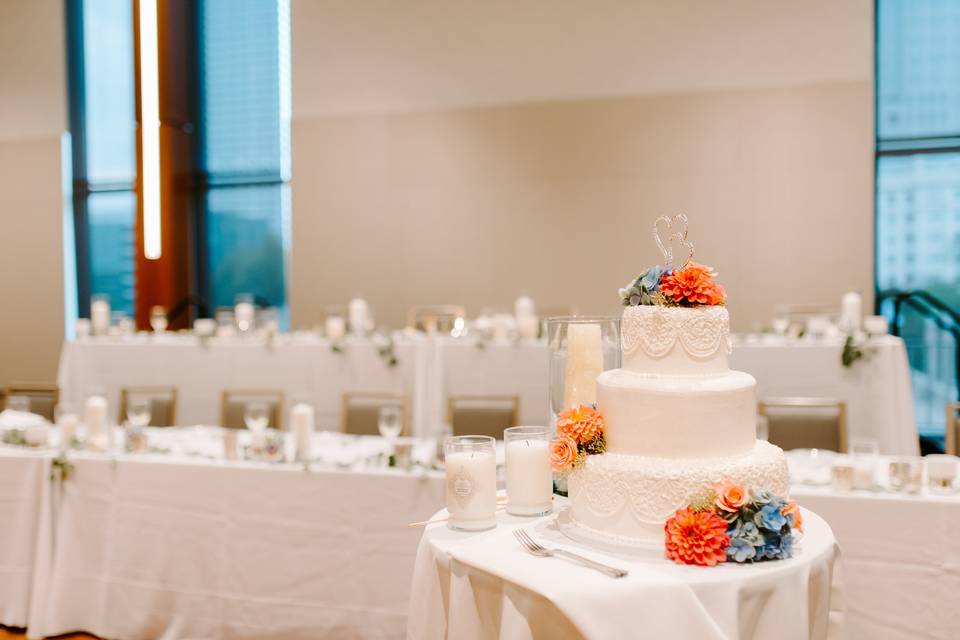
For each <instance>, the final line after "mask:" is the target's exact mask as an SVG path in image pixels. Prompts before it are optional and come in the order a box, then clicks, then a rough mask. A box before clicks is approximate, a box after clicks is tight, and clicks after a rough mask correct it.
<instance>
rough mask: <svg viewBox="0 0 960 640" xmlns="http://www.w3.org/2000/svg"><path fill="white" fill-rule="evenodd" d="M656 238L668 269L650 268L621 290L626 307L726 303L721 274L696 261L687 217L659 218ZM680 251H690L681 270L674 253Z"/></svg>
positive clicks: (655, 224) (654, 230) (655, 228)
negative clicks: (688, 238) (688, 232)
mask: <svg viewBox="0 0 960 640" xmlns="http://www.w3.org/2000/svg"><path fill="white" fill-rule="evenodd" d="M661 225H666V231H665V232H661ZM675 228H676V230H674V229H675ZM653 237H654V240H655V241H656V243H657V246H658V247H659V248H660V252H661V253H662V254H663V259H664V261H665V263H666V266H661V265H656V266H653V267H650V268H649V269H647V270H646V271H644V272H643V273H641V274H640V275H639V276H637V277H636V278H635V279H634V280H633V282H630V283H629V284H627V286H625V287H623V288H622V289H620V302H621V303H622V304H623V306H625V307H635V306H639V305H659V306H664V307H677V306H680V307H698V306H707V305H720V304H724V303H725V302H726V300H727V293H726V291H725V290H724V288H723V286H722V285H720V284H717V282H716V281H715V280H714V278H716V277H717V272H716V271H715V270H714V269H713V267H708V266H707V265H704V264H699V263H697V262H694V261H693V243H692V242H688V241H687V217H686V216H685V215H683V214H679V215H677V216H674V217H673V218H669V217H667V216H661V217H659V218H657V220H656V222H654V224H653ZM678 249H679V250H681V251H686V257H685V259H684V261H683V263H682V264H681V266H679V267H677V268H673V259H674V252H675V251H676V250H678Z"/></svg>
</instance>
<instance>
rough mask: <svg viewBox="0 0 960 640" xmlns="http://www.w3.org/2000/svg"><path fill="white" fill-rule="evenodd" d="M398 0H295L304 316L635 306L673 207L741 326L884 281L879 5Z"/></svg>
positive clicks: (296, 285)
mask: <svg viewBox="0 0 960 640" xmlns="http://www.w3.org/2000/svg"><path fill="white" fill-rule="evenodd" d="M401 4H402V7H403V8H402V9H400V8H399V7H400V5H396V4H380V3H311V2H307V1H306V0H295V2H294V6H293V14H292V16H293V47H292V49H293V51H292V66H293V87H294V94H293V130H292V133H293V136H292V139H293V231H294V233H293V254H292V275H291V278H290V285H289V286H290V298H291V302H292V312H293V322H294V324H295V325H299V326H307V325H310V324H313V323H314V322H316V321H317V320H318V319H319V318H320V317H321V315H322V310H323V306H324V305H325V304H330V303H338V302H341V303H342V302H343V301H345V300H346V299H347V298H349V297H351V296H354V295H362V296H365V297H367V298H368V299H370V300H371V302H372V304H373V305H374V308H375V312H376V314H377V316H378V318H379V319H381V320H383V321H385V322H387V323H390V324H394V325H396V324H399V323H401V322H403V320H404V312H405V310H406V309H407V308H408V307H409V306H410V305H413V304H418V303H419V304H430V303H464V304H467V305H468V308H469V310H470V311H471V312H477V311H479V310H480V309H481V308H483V307H485V306H488V305H497V304H501V305H503V304H507V305H508V304H510V303H511V301H512V300H513V299H514V298H515V297H516V296H517V295H520V294H522V293H525V294H529V295H532V296H533V297H534V299H535V300H536V301H537V303H538V304H540V305H542V306H551V307H553V306H563V305H576V306H578V307H579V308H580V309H581V310H583V311H586V312H607V311H615V310H616V308H617V307H616V305H617V300H616V289H617V287H619V286H622V285H623V284H625V283H626V282H627V281H628V280H629V279H630V278H631V277H633V276H634V275H636V273H637V272H638V271H640V270H642V269H643V268H645V267H646V266H647V265H649V264H652V263H654V262H656V261H657V260H658V258H659V254H658V253H657V251H656V248H655V246H654V244H653V242H652V239H651V233H650V227H651V225H652V222H653V220H654V219H655V218H656V217H657V216H658V215H661V214H665V213H669V214H672V213H676V212H685V213H686V214H687V215H688V216H689V217H690V218H691V238H692V240H693V241H694V243H695V244H696V247H697V257H698V258H699V259H701V260H703V261H706V262H708V263H709V264H712V265H714V266H715V267H717V268H718V269H719V271H720V275H721V278H720V279H721V281H722V282H723V283H725V284H726V285H727V289H728V291H729V294H730V308H731V312H732V315H733V319H734V324H735V326H736V327H737V328H741V329H743V328H749V327H751V326H754V325H756V324H758V323H762V322H765V321H766V320H767V319H768V318H769V317H770V315H771V311H772V308H773V306H774V305H775V304H776V303H780V302H790V303H807V304H813V303H820V304H824V303H835V302H836V301H837V300H838V299H839V296H840V295H841V293H842V292H844V291H846V290H849V289H860V290H862V291H863V292H864V293H866V294H868V297H869V294H871V293H872V282H873V277H872V269H873V258H872V246H873V242H872V238H873V232H872V228H873V204H872V194H873V175H872V174H873V169H872V166H873V155H872V154H873V150H872V144H873V124H872V110H873V97H872V79H871V77H872V76H871V65H872V62H871V60H872V58H871V56H872V45H871V38H872V18H871V4H870V3H869V2H866V1H864V0H857V1H856V2H843V3H835V2H829V1H827V0H818V1H815V2H810V3H788V2H781V1H774V2H769V1H766V0H750V1H741V2H716V3H711V2H699V1H694V0H688V1H684V2H677V3H653V2H643V3H637V2H615V1H613V0H608V1H606V2H603V3H600V4H597V3H590V4H589V5H587V4H586V3H577V2H567V3H550V6H551V7H558V9H559V10H558V11H556V12H552V13H551V12H546V13H545V14H544V13H543V12H544V6H545V4H543V3H509V5H507V4H505V3H493V4H491V5H489V6H490V8H489V10H487V9H485V7H487V6H488V5H487V4H480V5H477V4H471V5H469V6H467V5H465V4H463V3H457V4H456V5H455V6H456V7H458V12H452V10H451V9H450V8H449V7H450V6H452V5H449V4H446V3H440V4H438V3H435V2H429V1H427V0H423V1H420V2H417V3H416V6H417V7H418V9H417V10H411V9H410V6H411V5H410V3H401ZM441 5H442V6H441ZM518 5H519V6H518ZM508 6H509V7H510V8H511V10H510V11H508V12H507V13H509V14H510V15H509V16H508V15H507V13H505V11H507V10H506V7H508ZM464 7H467V8H464ZM421 8H422V10H421ZM513 8H515V9H516V10H515V11H514V10H513ZM538 12H539V13H540V14H542V15H536V14H538ZM425 16H428V18H427V17H425ZM415 17H419V18H420V19H416V18H415ZM508 17H510V18H512V21H511V20H508V19H507V18H508ZM564 35H569V37H568V38H566V39H564ZM614 54H615V55H614ZM611 56H612V57H611ZM611 65H614V67H615V68H612V69H611V68H610V67H611ZM538 71H542V72H543V73H538ZM491 102H500V103H501V104H490V103H491ZM377 105H380V106H379V108H378V106H377Z"/></svg>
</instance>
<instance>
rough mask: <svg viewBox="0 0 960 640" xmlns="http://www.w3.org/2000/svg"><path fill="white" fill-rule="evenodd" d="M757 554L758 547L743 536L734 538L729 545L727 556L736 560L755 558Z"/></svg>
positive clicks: (744, 560)
mask: <svg viewBox="0 0 960 640" xmlns="http://www.w3.org/2000/svg"><path fill="white" fill-rule="evenodd" d="M756 555H757V548H756V547H755V546H754V545H752V544H750V543H749V542H747V541H746V540H744V539H743V538H733V539H732V540H730V546H729V547H727V557H728V558H730V559H731V560H733V561H734V562H746V561H747V560H753V559H754V557H756Z"/></svg>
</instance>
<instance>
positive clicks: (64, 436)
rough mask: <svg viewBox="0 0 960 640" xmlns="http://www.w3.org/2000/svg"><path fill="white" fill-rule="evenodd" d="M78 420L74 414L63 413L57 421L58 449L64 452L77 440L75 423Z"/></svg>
mask: <svg viewBox="0 0 960 640" xmlns="http://www.w3.org/2000/svg"><path fill="white" fill-rule="evenodd" d="M78 422H80V419H79V418H78V417H77V414H75V413H64V414H62V415H61V416H60V419H59V420H58V421H57V426H58V427H59V429H60V449H62V450H64V451H66V450H67V449H69V448H70V445H71V444H72V443H73V441H74V440H76V438H77V423H78Z"/></svg>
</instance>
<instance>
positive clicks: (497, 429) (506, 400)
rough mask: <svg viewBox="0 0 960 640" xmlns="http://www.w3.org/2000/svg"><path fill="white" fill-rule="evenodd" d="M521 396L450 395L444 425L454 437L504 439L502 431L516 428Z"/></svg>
mask: <svg viewBox="0 0 960 640" xmlns="http://www.w3.org/2000/svg"><path fill="white" fill-rule="evenodd" d="M519 420H520V397H519V396H516V395H486V396H479V395H452V396H450V397H449V398H447V422H448V424H450V426H451V427H452V428H453V435H455V436H464V435H480V436H492V437H494V438H496V439H497V440H503V430H504V429H506V428H508V427H514V426H517V424H518V423H519Z"/></svg>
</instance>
